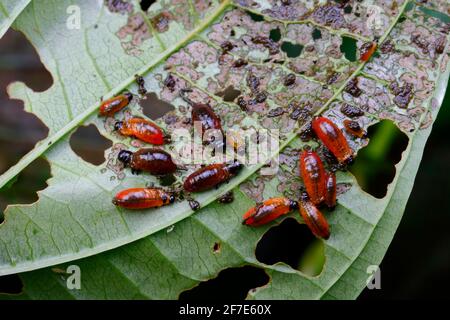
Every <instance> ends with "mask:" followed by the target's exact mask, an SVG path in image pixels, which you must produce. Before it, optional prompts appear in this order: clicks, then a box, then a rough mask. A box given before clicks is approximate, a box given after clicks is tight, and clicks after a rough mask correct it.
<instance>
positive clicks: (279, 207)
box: [242, 197, 298, 227]
mask: <svg viewBox="0 0 450 320" xmlns="http://www.w3.org/2000/svg"><path fill="white" fill-rule="evenodd" d="M297 208H298V203H297V201H293V200H290V199H288V198H284V197H280V198H271V199H267V200H265V201H264V202H263V203H260V204H258V205H256V206H255V207H253V208H251V209H249V210H248V211H247V212H246V213H245V214H244V217H243V221H242V224H245V225H248V226H252V227H256V226H260V225H263V224H266V223H269V222H271V221H273V220H275V219H276V218H278V217H280V216H282V215H284V214H287V213H289V211H291V210H294V209H297Z"/></svg>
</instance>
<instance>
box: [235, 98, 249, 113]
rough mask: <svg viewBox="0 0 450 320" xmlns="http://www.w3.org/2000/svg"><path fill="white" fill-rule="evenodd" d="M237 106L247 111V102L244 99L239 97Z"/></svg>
mask: <svg viewBox="0 0 450 320" xmlns="http://www.w3.org/2000/svg"><path fill="white" fill-rule="evenodd" d="M237 105H238V106H239V108H241V110H242V111H247V101H245V99H244V97H239V98H238V99H237Z"/></svg>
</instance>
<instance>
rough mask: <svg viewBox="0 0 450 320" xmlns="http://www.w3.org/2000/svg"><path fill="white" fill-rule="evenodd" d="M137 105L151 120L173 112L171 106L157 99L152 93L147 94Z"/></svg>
mask: <svg viewBox="0 0 450 320" xmlns="http://www.w3.org/2000/svg"><path fill="white" fill-rule="evenodd" d="M139 103H140V105H141V107H142V111H143V112H144V114H145V115H146V116H147V117H149V118H150V119H152V120H156V119H159V118H161V117H162V116H164V115H165V114H166V113H168V112H170V111H173V110H175V108H174V106H173V105H171V104H170V103H168V102H165V101H163V100H161V99H159V98H158V96H157V95H156V93H154V92H151V93H148V94H147V95H146V99H142V100H141V101H140V102H139Z"/></svg>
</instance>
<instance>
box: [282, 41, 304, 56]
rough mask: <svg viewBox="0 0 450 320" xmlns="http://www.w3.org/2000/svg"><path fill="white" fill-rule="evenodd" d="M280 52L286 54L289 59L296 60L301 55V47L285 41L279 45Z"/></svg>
mask: <svg viewBox="0 0 450 320" xmlns="http://www.w3.org/2000/svg"><path fill="white" fill-rule="evenodd" d="M281 50H283V51H284V52H286V54H287V56H288V57H289V58H296V57H298V56H299V55H300V54H301V53H302V50H303V46H302V45H301V44H295V43H292V42H287V41H285V42H283V44H282V45H281Z"/></svg>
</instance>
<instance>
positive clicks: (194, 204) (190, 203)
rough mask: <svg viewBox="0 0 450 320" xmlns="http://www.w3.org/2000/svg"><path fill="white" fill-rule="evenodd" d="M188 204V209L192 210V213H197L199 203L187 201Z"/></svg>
mask: <svg viewBox="0 0 450 320" xmlns="http://www.w3.org/2000/svg"><path fill="white" fill-rule="evenodd" d="M188 202H189V207H190V208H191V209H192V210H193V211H197V210H199V209H200V202H198V201H196V200H193V199H190V200H188Z"/></svg>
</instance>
